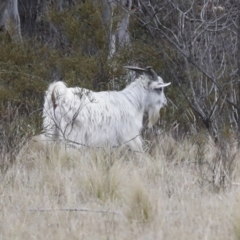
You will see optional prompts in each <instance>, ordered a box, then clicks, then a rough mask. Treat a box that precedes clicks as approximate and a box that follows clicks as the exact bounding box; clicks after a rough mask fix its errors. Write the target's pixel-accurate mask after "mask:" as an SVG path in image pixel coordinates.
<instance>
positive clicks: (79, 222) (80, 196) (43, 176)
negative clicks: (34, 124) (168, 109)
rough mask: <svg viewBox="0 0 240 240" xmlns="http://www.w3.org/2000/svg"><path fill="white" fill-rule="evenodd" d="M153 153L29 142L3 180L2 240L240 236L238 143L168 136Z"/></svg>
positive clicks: (0, 191)
mask: <svg viewBox="0 0 240 240" xmlns="http://www.w3.org/2000/svg"><path fill="white" fill-rule="evenodd" d="M223 149H224V151H223ZM150 152H151V154H140V153H132V152H128V151H124V150H120V149H117V150H114V151H110V150H99V149H95V150H89V149H88V150H86V149H84V150H81V151H74V150H69V149H68V150H67V151H66V150H65V149H60V148H57V147H50V148H48V149H45V150H44V151H43V150H39V149H37V148H36V146H34V147H33V145H31V144H30V145H29V146H28V147H27V149H26V151H23V152H22V153H21V154H20V155H19V157H18V160H17V162H16V163H15V164H13V165H12V166H10V167H9V168H8V170H7V171H6V172H5V173H3V174H2V175H1V181H0V239H58V240H59V239H144V240H145V239H164V240H165V239H184V240H186V239H211V240H212V239H218V240H219V239H223V240H226V239H240V210H239V206H240V203H239V201H240V195H239V193H240V192H239V190H240V184H238V183H240V179H239V171H240V167H239V165H238V161H239V159H240V154H239V151H238V149H237V148H236V146H235V145H234V144H232V145H231V144H229V145H225V147H224V148H223V147H221V146H220V147H219V146H216V145H215V144H214V143H213V142H212V141H211V140H210V139H208V140H206V139H205V140H204V142H201V141H200V140H199V141H198V140H197V139H195V140H183V141H179V142H176V141H175V140H174V139H173V138H171V137H169V136H165V137H163V138H162V139H161V140H160V141H159V142H158V143H157V144H156V145H155V146H154V147H153V148H152V149H151V151H150Z"/></svg>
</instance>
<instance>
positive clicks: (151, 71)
mask: <svg viewBox="0 0 240 240" xmlns="http://www.w3.org/2000/svg"><path fill="white" fill-rule="evenodd" d="M146 70H147V72H148V73H149V74H150V75H151V77H152V80H153V81H158V75H157V74H156V72H155V71H154V70H153V69H152V67H146Z"/></svg>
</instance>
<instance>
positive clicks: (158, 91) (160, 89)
mask: <svg viewBox="0 0 240 240" xmlns="http://www.w3.org/2000/svg"><path fill="white" fill-rule="evenodd" d="M154 90H155V92H157V93H161V92H162V88H155V89H154Z"/></svg>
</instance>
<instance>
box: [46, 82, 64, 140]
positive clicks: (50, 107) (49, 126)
mask: <svg viewBox="0 0 240 240" xmlns="http://www.w3.org/2000/svg"><path fill="white" fill-rule="evenodd" d="M66 94H67V86H66V85H65V83H63V82H60V81H59V82H54V83H52V84H50V85H49V87H48V89H47V91H46V94H45V98H44V106H43V129H44V131H45V132H46V133H47V134H48V135H50V137H51V138H55V136H56V135H57V133H56V132H57V129H58V128H59V124H60V123H59V121H60V119H61V118H59V116H58V114H56V111H55V110H56V108H58V107H60V106H61V105H62V103H63V101H64V100H65V98H66Z"/></svg>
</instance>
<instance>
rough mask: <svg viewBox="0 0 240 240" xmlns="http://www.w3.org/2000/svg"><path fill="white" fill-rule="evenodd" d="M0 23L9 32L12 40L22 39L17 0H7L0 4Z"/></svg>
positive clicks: (18, 40)
mask: <svg viewBox="0 0 240 240" xmlns="http://www.w3.org/2000/svg"><path fill="white" fill-rule="evenodd" d="M0 14H1V15H0V20H1V25H2V26H3V27H4V28H5V29H6V30H7V31H8V32H9V34H10V36H11V38H12V40H13V41H16V42H20V41H21V40H22V36H21V28H20V18H19V13H18V0H8V1H4V2H2V3H1V4H0Z"/></svg>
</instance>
